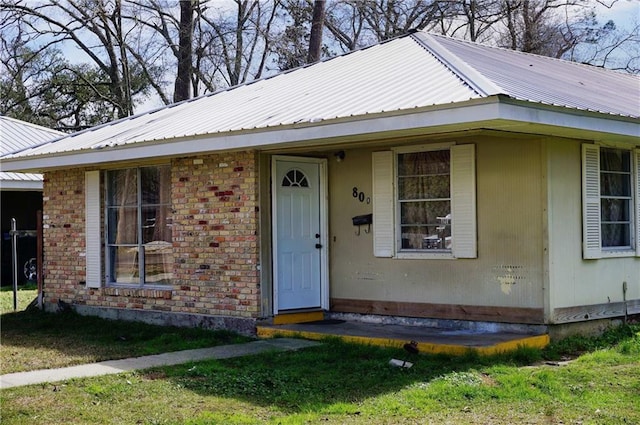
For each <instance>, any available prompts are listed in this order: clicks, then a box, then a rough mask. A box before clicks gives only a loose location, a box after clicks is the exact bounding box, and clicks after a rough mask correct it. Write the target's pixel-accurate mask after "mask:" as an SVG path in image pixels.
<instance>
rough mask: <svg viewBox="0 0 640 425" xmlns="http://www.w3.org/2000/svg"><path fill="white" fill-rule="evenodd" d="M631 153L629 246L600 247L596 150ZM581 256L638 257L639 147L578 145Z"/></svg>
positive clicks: (639, 226)
mask: <svg viewBox="0 0 640 425" xmlns="http://www.w3.org/2000/svg"><path fill="white" fill-rule="evenodd" d="M601 148H610V149H618V150H626V151H629V152H630V154H631V185H632V187H631V198H632V199H631V208H630V214H632V215H633V216H632V217H631V218H630V229H629V232H630V238H631V246H630V247H622V248H620V247H603V246H602V230H601V229H602V227H601V211H600V202H601V199H602V197H601V194H600V150H601ZM582 256H583V258H584V259H599V258H619V257H640V149H637V148H636V149H634V148H633V147H629V146H620V145H609V144H583V145H582Z"/></svg>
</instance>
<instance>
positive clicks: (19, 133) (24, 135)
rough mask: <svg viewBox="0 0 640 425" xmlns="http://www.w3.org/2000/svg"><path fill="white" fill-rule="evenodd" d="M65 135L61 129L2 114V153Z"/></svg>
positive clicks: (0, 141) (0, 127)
mask: <svg viewBox="0 0 640 425" xmlns="http://www.w3.org/2000/svg"><path fill="white" fill-rule="evenodd" d="M63 135H64V133H62V132H60V131H56V130H52V129H50V128H46V127H41V126H39V125H35V124H31V123H28V122H24V121H19V120H16V119H13V118H9V117H5V116H0V155H6V154H8V153H10V152H16V151H19V150H22V149H26V148H30V147H33V146H36V145H39V144H41V143H43V142H46V141H48V140H52V139H55V138H58V137H60V136H63Z"/></svg>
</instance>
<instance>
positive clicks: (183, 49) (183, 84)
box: [173, 0, 197, 102]
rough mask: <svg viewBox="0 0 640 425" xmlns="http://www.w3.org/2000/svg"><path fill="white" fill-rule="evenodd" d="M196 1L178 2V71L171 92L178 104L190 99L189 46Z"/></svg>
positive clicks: (185, 0) (191, 62)
mask: <svg viewBox="0 0 640 425" xmlns="http://www.w3.org/2000/svg"><path fill="white" fill-rule="evenodd" d="M194 4H197V0H195V1H192V0H181V1H180V25H179V27H180V30H179V42H178V71H177V73H176V84H175V89H174V91H173V101H174V102H179V101H181V100H186V99H189V98H190V97H191V74H192V69H193V57H192V51H191V45H192V42H193V7H194Z"/></svg>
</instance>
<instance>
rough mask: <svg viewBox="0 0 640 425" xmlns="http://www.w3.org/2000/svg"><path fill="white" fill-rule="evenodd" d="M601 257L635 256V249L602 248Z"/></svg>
mask: <svg viewBox="0 0 640 425" xmlns="http://www.w3.org/2000/svg"><path fill="white" fill-rule="evenodd" d="M600 252H601V253H602V258H626V257H635V256H636V255H637V254H636V251H635V250H633V249H629V248H626V249H602V250H601V251H600Z"/></svg>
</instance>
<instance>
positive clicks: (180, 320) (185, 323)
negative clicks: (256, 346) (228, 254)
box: [45, 304, 256, 336]
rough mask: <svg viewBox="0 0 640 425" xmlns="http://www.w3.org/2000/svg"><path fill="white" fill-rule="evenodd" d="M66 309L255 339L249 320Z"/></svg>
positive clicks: (77, 307) (50, 306)
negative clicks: (221, 331) (217, 331)
mask: <svg viewBox="0 0 640 425" xmlns="http://www.w3.org/2000/svg"><path fill="white" fill-rule="evenodd" d="M69 308H71V309H72V310H73V311H75V312H77V313H78V314H80V315H82V316H97V317H100V318H102V319H110V320H125V321H130V322H143V323H148V324H150V325H160V326H177V327H184V328H203V329H212V330H217V329H224V330H229V331H233V332H237V333H239V334H242V335H246V336H255V335H256V321H255V319H249V318H240V317H229V316H208V315H204V314H191V313H177V312H164V311H152V310H128V309H120V308H108V307H95V306H86V305H69ZM45 310H46V311H49V312H54V313H56V312H59V311H60V307H59V306H58V305H55V304H45Z"/></svg>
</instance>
